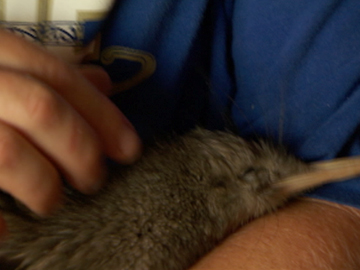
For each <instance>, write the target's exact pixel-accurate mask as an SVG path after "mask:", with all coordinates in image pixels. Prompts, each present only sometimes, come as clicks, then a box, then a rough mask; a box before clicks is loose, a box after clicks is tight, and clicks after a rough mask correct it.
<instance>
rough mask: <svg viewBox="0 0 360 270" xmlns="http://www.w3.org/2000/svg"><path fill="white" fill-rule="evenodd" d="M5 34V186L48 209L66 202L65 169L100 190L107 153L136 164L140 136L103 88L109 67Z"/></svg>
mask: <svg viewBox="0 0 360 270" xmlns="http://www.w3.org/2000/svg"><path fill="white" fill-rule="evenodd" d="M0 37H1V44H0V85H1V89H0V189H2V190H4V191H6V192H8V193H10V194H12V195H13V196H15V197H16V198H17V199H19V200H20V201H22V202H23V203H25V204H26V205H27V206H28V207H29V208H30V209H32V210H33V211H34V212H36V213H38V214H40V215H44V214H47V213H49V212H51V211H52V210H53V209H54V208H56V207H57V206H58V205H59V204H60V203H61V200H62V194H61V181H60V174H63V175H65V177H66V179H68V181H69V182H70V184H71V185H73V186H74V187H75V188H77V189H78V190H80V191H82V192H84V193H94V192H96V191H97V190H98V189H99V188H100V187H101V185H102V182H101V179H103V175H104V174H105V172H104V166H103V156H104V155H107V156H110V157H111V158H113V159H115V160H117V161H119V162H121V163H131V162H132V161H134V160H135V159H136V158H137V157H138V156H139V153H140V141H139V138H138V136H137V135H136V132H135V131H134V129H133V127H132V125H131V124H130V123H129V121H128V120H127V119H126V118H125V117H124V115H123V114H122V113H121V112H120V111H119V110H118V109H117V108H116V106H115V105H114V104H112V103H111V101H110V100H108V98H107V97H106V96H105V95H104V93H106V92H107V90H109V88H110V87H111V81H110V79H109V77H108V76H107V75H106V73H105V72H104V71H103V70H101V69H99V68H94V67H85V68H81V69H78V68H76V67H73V66H70V65H67V64H65V63H64V62H62V61H61V60H60V59H58V58H56V57H55V56H53V55H51V54H49V53H48V52H46V51H45V50H44V49H43V48H41V47H40V46H37V45H34V44H32V43H30V42H27V41H25V40H23V39H22V38H20V37H17V36H15V35H13V34H11V33H8V32H6V31H4V30H0ZM43 175H47V177H46V178H44V177H42V176H43ZM9 179H11V180H9ZM43 179H46V181H44V180H43ZM2 224H3V222H2V221H1V222H0V232H1V231H2V228H4V226H2Z"/></svg>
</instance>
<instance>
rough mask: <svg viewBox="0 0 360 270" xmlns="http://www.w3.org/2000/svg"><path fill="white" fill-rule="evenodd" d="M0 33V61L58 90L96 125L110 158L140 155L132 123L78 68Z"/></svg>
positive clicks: (138, 141) (126, 157)
mask: <svg viewBox="0 0 360 270" xmlns="http://www.w3.org/2000/svg"><path fill="white" fill-rule="evenodd" d="M0 35H1V42H0V64H2V65H3V66H7V67H11V68H14V69H16V70H19V71H22V72H25V73H28V74H30V75H32V76H34V77H36V78H38V79H39V80H40V81H43V82H45V83H46V84H48V85H49V86H51V87H52V88H53V89H54V90H55V91H57V92H58V93H59V94H60V95H61V96H62V97H64V99H65V100H67V102H69V103H70V104H71V105H72V106H73V107H74V108H75V109H76V110H77V111H78V112H79V113H80V114H81V115H82V116H83V117H84V118H85V119H86V121H87V122H88V123H89V124H90V125H91V126H92V127H93V128H94V130H95V131H96V132H97V134H98V135H99V138H100V140H101V142H102V145H103V148H104V149H105V152H106V153H107V154H108V155H109V156H110V157H112V158H115V159H117V160H119V161H121V162H125V163H130V162H133V161H134V160H135V159H136V158H137V157H138V156H139V153H140V149H141V147H140V145H141V144H140V140H139V138H138V136H137V134H136V132H135V130H134V128H133V127H132V125H131V124H130V123H129V121H127V119H126V118H125V116H124V115H123V114H122V113H121V112H120V111H119V110H118V108H117V107H116V106H115V105H114V104H113V103H112V102H111V101H110V100H109V99H108V98H107V97H106V96H104V95H103V94H102V93H100V92H99V91H98V90H97V89H96V88H95V87H94V86H93V85H92V84H91V83H90V82H89V81H87V80H86V79H85V78H84V77H83V76H82V75H81V73H80V72H79V71H77V70H76V69H75V67H72V66H70V65H66V64H65V63H63V62H62V61H60V60H59V59H58V58H56V57H55V56H53V55H51V54H49V53H47V52H46V51H45V50H44V49H43V48H41V47H39V46H36V45H35V44H32V43H30V42H27V41H26V40H24V39H22V38H20V37H17V36H15V35H13V34H11V33H8V32H6V31H4V30H0ZM34 60H36V61H34Z"/></svg>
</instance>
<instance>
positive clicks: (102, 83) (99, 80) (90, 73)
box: [78, 65, 112, 96]
mask: <svg viewBox="0 0 360 270" xmlns="http://www.w3.org/2000/svg"><path fill="white" fill-rule="evenodd" d="M78 70H79V71H80V73H81V74H82V75H83V76H84V77H85V78H86V79H87V80H88V81H89V82H90V83H91V84H92V85H93V86H95V87H96V88H97V89H98V90H99V91H100V92H102V93H103V94H104V95H106V96H109V95H110V94H111V88H112V82H111V79H110V77H109V75H108V74H107V73H106V71H105V70H104V69H103V68H101V67H99V66H95V65H81V66H79V67H78Z"/></svg>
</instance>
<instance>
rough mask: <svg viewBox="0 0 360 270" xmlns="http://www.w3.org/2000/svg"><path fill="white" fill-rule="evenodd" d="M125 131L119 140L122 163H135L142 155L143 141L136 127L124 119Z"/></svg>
mask: <svg viewBox="0 0 360 270" xmlns="http://www.w3.org/2000/svg"><path fill="white" fill-rule="evenodd" d="M123 119H124V120H123V130H122V132H121V134H120V139H119V151H120V157H121V160H120V161H121V162H122V163H127V164H130V163H133V162H134V161H136V160H137V159H138V158H139V157H140V154H141V141H140V138H139V136H138V135H137V133H136V130H135V128H134V126H133V125H132V124H131V123H130V121H129V120H128V119H127V118H125V117H124V118H123Z"/></svg>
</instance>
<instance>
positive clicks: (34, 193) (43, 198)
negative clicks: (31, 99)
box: [0, 122, 61, 214]
mask: <svg viewBox="0 0 360 270" xmlns="http://www.w3.org/2000/svg"><path fill="white" fill-rule="evenodd" d="M0 189H1V190H3V191H6V192H8V193H10V194H11V195H13V196H14V197H16V198H17V199H18V200H19V201H21V202H22V203H24V204H25V205H27V206H28V207H29V208H30V209H31V210H33V211H34V212H36V213H38V214H47V213H49V212H50V211H51V210H52V209H53V208H54V207H55V206H57V205H58V204H59V203H60V201H61V181H60V178H59V175H58V173H57V171H56V169H55V168H54V167H53V165H52V164H51V163H50V162H49V161H48V160H47V159H46V158H45V157H44V156H42V155H41V154H40V153H39V151H38V150H37V149H36V148H34V147H33V146H32V145H31V144H29V143H28V142H27V141H26V140H25V138H23V137H22V136H21V135H20V134H18V133H17V132H16V131H15V130H13V129H12V128H11V127H9V126H7V125H5V124H4V123H2V122H0Z"/></svg>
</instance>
